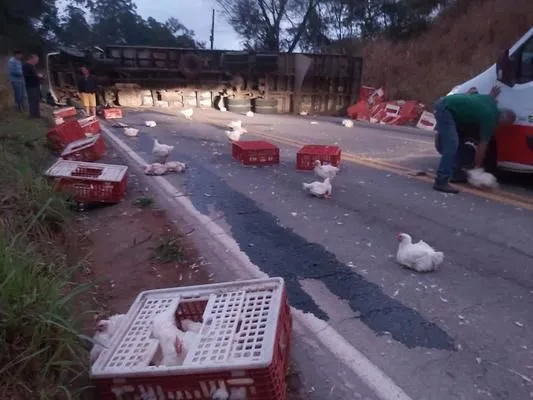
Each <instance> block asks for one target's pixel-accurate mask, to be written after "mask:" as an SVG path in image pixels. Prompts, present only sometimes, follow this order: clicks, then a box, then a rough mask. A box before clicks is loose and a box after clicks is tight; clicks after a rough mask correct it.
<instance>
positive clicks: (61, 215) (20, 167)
mask: <svg viewBox="0 0 533 400" xmlns="http://www.w3.org/2000/svg"><path fill="white" fill-rule="evenodd" d="M1 78H2V77H1V76H0V82H2V79H1ZM0 92H1V91H0ZM0 121H2V122H1V123H0V169H1V170H2V172H1V174H0V399H13V400H19V399H21V400H22V399H32V400H35V399H47V400H50V399H71V398H77V397H78V394H79V392H80V385H79V378H80V377H81V376H82V375H84V374H85V373H86V371H87V370H88V354H87V351H86V350H85V349H84V347H83V346H82V343H81V342H80V340H79V338H78V336H77V326H76V325H77V324H76V321H74V320H73V317H72V316H73V315H76V314H75V312H74V311H76V313H77V315H79V314H80V310H79V309H77V310H74V307H76V306H77V304H76V302H75V300H76V297H77V295H78V294H80V293H81V292H83V291H85V289H86V288H85V287H83V286H79V285H77V286H75V285H74V284H73V283H72V279H71V278H72V275H73V273H74V272H75V268H74V266H71V265H68V263H67V256H66V255H67V246H68V240H69V239H67V238H68V237H69V236H72V235H65V230H66V229H68V223H69V217H70V215H69V214H70V207H69V202H68V200H67V199H66V198H64V197H62V196H61V195H59V194H57V193H55V192H54V191H53V188H52V187H51V186H50V184H49V182H47V180H46V179H45V178H44V177H43V175H42V172H43V170H44V169H45V167H46V166H47V165H49V164H50V161H52V158H51V156H50V154H49V153H48V151H47V150H46V148H45V146H44V144H45V143H44V142H45V133H46V129H47V127H46V123H45V122H44V121H38V122H35V121H30V120H28V119H27V118H26V116H22V115H20V114H18V113H15V112H10V111H9V110H6V109H4V110H0Z"/></svg>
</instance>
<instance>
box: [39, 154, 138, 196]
mask: <svg viewBox="0 0 533 400" xmlns="http://www.w3.org/2000/svg"><path fill="white" fill-rule="evenodd" d="M127 172H128V167H126V166H124V165H112V164H96V163H90V162H82V161H69V160H61V159H60V160H58V161H57V162H56V163H55V164H54V165H52V166H51V167H50V168H49V169H48V170H47V171H46V173H45V175H47V176H48V177H50V178H53V179H55V188H56V190H58V191H61V192H65V193H68V194H70V195H71V196H72V197H73V198H74V200H75V201H77V202H78V203H86V204H87V203H118V202H120V201H121V200H122V199H123V198H124V195H125V194H126V188H127V184H128V174H127Z"/></svg>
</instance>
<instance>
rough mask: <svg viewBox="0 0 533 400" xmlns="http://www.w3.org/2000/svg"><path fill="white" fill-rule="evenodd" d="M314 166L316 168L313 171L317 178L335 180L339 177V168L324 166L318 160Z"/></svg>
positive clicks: (329, 165)
mask: <svg viewBox="0 0 533 400" xmlns="http://www.w3.org/2000/svg"><path fill="white" fill-rule="evenodd" d="M314 165H315V167H314V169H313V171H314V172H315V174H316V175H317V176H319V177H320V178H322V179H326V178H329V179H331V180H333V178H335V176H337V174H338V173H339V168H338V167H335V166H333V165H331V164H322V162H321V161H320V160H316V161H315V164H314Z"/></svg>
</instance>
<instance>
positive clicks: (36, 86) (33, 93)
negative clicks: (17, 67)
mask: <svg viewBox="0 0 533 400" xmlns="http://www.w3.org/2000/svg"><path fill="white" fill-rule="evenodd" d="M37 64H39V56H37V55H35V54H32V55H31V56H30V57H29V58H28V60H27V61H26V63H25V64H24V65H23V66H22V71H23V73H24V83H25V84H26V94H27V95H28V108H29V109H30V117H31V118H40V117H41V110H40V103H41V79H42V77H43V75H42V74H40V73H38V72H37V69H36V68H35V66H36V65H37Z"/></svg>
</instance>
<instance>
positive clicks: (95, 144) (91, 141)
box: [61, 134, 106, 162]
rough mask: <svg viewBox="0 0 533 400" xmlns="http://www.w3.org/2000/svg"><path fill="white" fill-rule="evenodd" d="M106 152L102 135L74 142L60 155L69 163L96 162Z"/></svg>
mask: <svg viewBox="0 0 533 400" xmlns="http://www.w3.org/2000/svg"><path fill="white" fill-rule="evenodd" d="M105 152H106V145H105V141H104V138H103V137H102V135H100V134H98V135H95V136H92V137H89V138H85V139H80V140H75V141H74V142H72V143H69V144H68V145H67V147H65V150H63V152H62V153H61V158H62V159H64V160H71V161H87V162H91V161H98V160H100V159H101V158H102V157H103V156H104V154H105Z"/></svg>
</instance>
